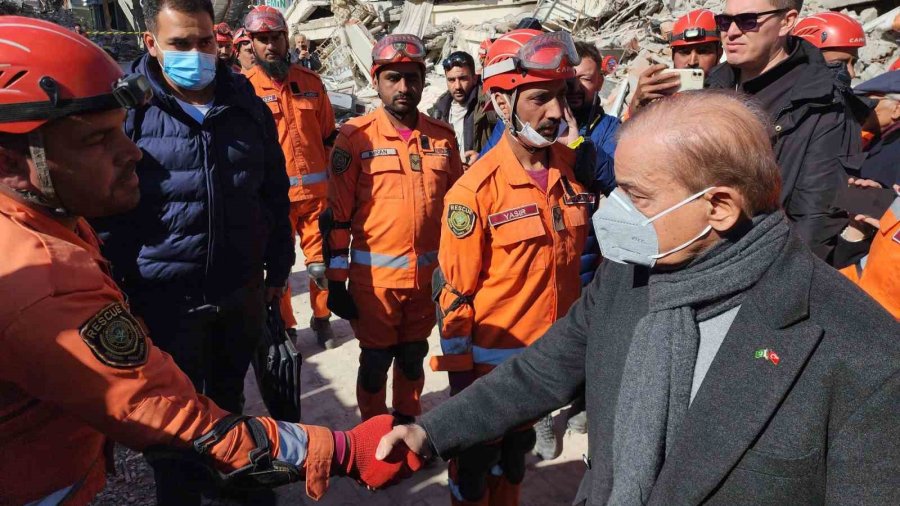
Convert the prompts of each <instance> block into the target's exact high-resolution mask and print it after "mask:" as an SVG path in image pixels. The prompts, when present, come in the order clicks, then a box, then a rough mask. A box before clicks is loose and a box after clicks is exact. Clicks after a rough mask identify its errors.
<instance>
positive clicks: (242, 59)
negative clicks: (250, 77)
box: [233, 26, 256, 74]
mask: <svg viewBox="0 0 900 506" xmlns="http://www.w3.org/2000/svg"><path fill="white" fill-rule="evenodd" d="M233 47H234V61H235V63H234V71H235V72H238V73H240V74H243V73H245V72H247V71H248V70H250V69H252V68H253V66H254V65H256V56H254V55H253V45H252V44H250V36H249V35H247V32H246V31H245V30H244V27H243V26H242V27H240V28H238V29H237V30H235V32H234V46H233Z"/></svg>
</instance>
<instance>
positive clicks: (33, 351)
mask: <svg viewBox="0 0 900 506" xmlns="http://www.w3.org/2000/svg"><path fill="white" fill-rule="evenodd" d="M0 40H2V41H4V42H5V43H6V45H5V46H4V47H5V49H4V52H3V62H4V64H5V65H6V67H5V70H7V71H10V72H12V74H11V75H14V76H19V77H18V79H15V80H10V79H9V78H6V80H5V81H4V85H5V86H6V92H5V93H2V94H0V297H2V301H0V504H65V505H85V504H88V503H89V502H90V501H91V499H92V498H93V496H94V495H96V494H97V493H98V492H99V491H100V490H101V489H102V488H103V486H104V484H105V472H106V469H107V468H108V467H109V466H111V465H112V462H110V461H108V460H107V455H111V453H107V451H106V450H108V449H111V447H110V446H109V445H110V444H111V441H117V442H119V443H121V444H124V445H126V446H128V447H130V448H134V449H137V450H148V453H147V455H148V458H151V457H152V458H153V459H155V460H154V461H159V460H161V459H172V458H175V459H178V460H181V459H184V460H185V461H190V462H193V463H194V464H195V465H197V466H200V468H201V469H205V470H206V471H208V472H209V473H210V477H211V478H213V477H215V480H214V481H215V482H216V483H219V484H223V483H224V484H228V483H231V484H242V485H255V486H260V487H271V486H276V485H279V484H282V483H288V482H291V481H296V480H299V479H306V481H307V491H308V493H309V495H310V496H311V497H314V498H318V497H321V495H322V494H323V493H324V492H325V490H326V489H327V486H328V477H329V476H331V475H348V476H351V477H354V478H356V479H358V480H361V481H362V482H363V483H365V484H367V485H369V486H370V487H379V486H383V485H385V484H387V483H388V482H389V481H391V480H392V479H394V478H397V477H399V476H401V475H403V474H406V473H407V472H408V471H410V470H411V469H415V468H417V467H418V466H419V465H420V462H419V461H418V457H415V455H413V454H411V453H410V452H409V451H408V450H401V452H399V453H398V454H396V455H395V456H394V458H393V459H391V460H392V462H391V463H390V464H388V465H386V466H384V465H382V464H381V463H380V462H378V461H375V459H374V455H373V454H374V448H375V446H376V445H377V442H378V440H379V439H380V437H381V436H382V435H384V434H386V433H387V432H389V431H390V430H391V426H392V423H393V420H392V419H391V418H390V417H388V416H385V417H380V418H378V419H373V420H370V421H369V422H367V423H365V424H363V425H361V426H359V427H357V428H356V429H354V430H352V431H350V432H332V431H330V430H329V429H326V428H324V427H317V426H307V425H298V424H293V423H287V422H281V421H276V420H273V419H271V418H267V417H247V416H241V415H232V414H229V413H228V412H226V411H224V410H223V409H221V408H219V407H218V406H217V405H216V404H215V403H213V402H212V401H211V400H210V399H209V398H207V397H205V396H202V395H199V394H198V393H197V392H196V391H195V390H194V387H193V385H192V383H191V381H190V380H189V379H188V377H187V376H186V375H185V374H184V373H183V372H182V371H181V370H179V369H178V367H177V366H176V365H175V363H174V362H173V360H172V358H171V357H170V356H169V355H168V354H166V353H163V352H162V351H160V350H159V349H158V348H156V347H155V346H154V345H153V343H152V342H151V341H150V338H149V337H148V336H147V335H146V333H145V330H144V328H143V326H142V324H141V323H140V322H139V321H138V320H137V319H136V318H135V317H133V316H132V315H131V314H130V312H129V309H128V304H127V301H126V300H125V298H124V296H123V294H122V292H120V291H119V289H118V288H117V286H116V283H115V282H114V281H113V279H112V278H111V277H110V266H109V263H108V262H107V261H106V260H105V259H104V258H103V257H102V256H101V254H100V249H99V246H98V240H97V237H96V236H95V234H94V232H93V230H92V229H91V227H90V225H88V222H87V221H86V219H85V218H93V217H99V216H107V215H111V214H116V213H121V212H124V211H127V210H129V209H131V208H133V207H134V206H135V205H136V204H137V202H138V199H139V198H140V190H139V187H138V180H137V175H136V173H135V166H136V163H137V161H138V160H140V158H141V151H140V150H139V149H138V148H137V146H136V145H135V144H134V143H133V142H132V141H131V139H129V138H128V136H126V135H125V133H124V132H123V130H122V122H123V120H124V118H125V109H126V108H137V107H141V106H143V105H144V104H146V102H147V101H148V100H149V99H150V94H151V91H150V90H151V88H150V84H149V83H148V82H147V81H146V77H145V76H143V75H141V74H133V75H131V76H128V77H123V73H122V70H121V69H120V67H119V65H118V64H117V63H116V62H115V61H114V60H113V59H111V58H110V57H109V56H107V54H106V53H105V52H104V51H103V50H102V49H100V48H99V47H97V46H96V45H94V44H93V43H91V42H90V41H88V40H87V39H85V38H83V37H80V36H78V35H75V34H73V33H72V32H70V31H69V30H67V29H65V28H63V27H61V26H59V25H56V24H53V23H49V22H46V21H42V20H37V19H31V18H24V17H16V16H0ZM59 54H65V55H66V57H65V58H62V59H61V58H59ZM206 471H204V472H206Z"/></svg>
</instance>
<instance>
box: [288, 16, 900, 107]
mask: <svg viewBox="0 0 900 506" xmlns="http://www.w3.org/2000/svg"><path fill="white" fill-rule="evenodd" d="M723 3H724V2H723V1H722V0H497V1H496V2H491V3H489V4H488V3H486V2H481V1H479V0H461V1H457V0H407V1H402V2H401V0H393V1H391V0H373V1H367V0H299V1H296V2H294V4H293V5H292V6H291V7H289V8H288V10H287V11H286V17H287V19H288V23H289V24H290V25H291V29H292V32H303V33H306V34H307V36H308V37H309V38H310V39H312V40H314V41H316V43H317V44H318V46H317V49H316V50H317V51H318V53H319V57H320V59H321V61H322V64H323V67H322V69H321V75H322V78H323V80H324V81H325V84H326V87H327V88H328V89H329V90H330V91H331V94H332V98H333V99H334V101H335V103H336V108H337V110H338V112H339V113H341V115H342V119H346V117H350V116H352V115H355V114H360V113H363V112H365V111H366V110H369V109H371V108H373V107H376V106H377V105H378V104H377V101H378V99H377V97H376V95H375V91H374V90H373V89H372V87H371V77H370V76H369V72H368V69H369V66H370V65H371V56H370V53H371V49H372V46H373V44H374V43H375V41H376V40H377V39H378V38H380V37H381V36H383V35H385V34H387V33H415V34H417V35H419V36H421V37H422V38H423V39H424V40H425V43H426V45H427V48H428V51H429V53H428V63H427V71H428V75H427V77H426V80H427V86H426V88H425V91H424V93H423V97H422V102H421V104H420V106H419V108H420V109H422V110H427V109H429V108H430V107H431V106H432V105H433V103H434V102H435V101H436V100H437V98H438V97H439V96H440V95H441V94H442V93H443V92H444V91H445V90H446V81H445V80H444V77H443V68H442V66H441V65H440V62H441V61H442V60H443V59H444V58H445V57H446V56H447V55H448V54H450V53H451V52H452V51H455V50H465V51H468V52H469V53H471V54H473V55H476V54H477V51H478V45H479V43H480V42H481V41H482V40H484V39H485V38H489V37H490V38H495V37H497V36H499V35H501V34H503V33H505V32H507V31H509V30H510V29H512V28H513V27H514V26H515V25H516V23H517V22H518V21H519V20H521V19H522V18H523V17H526V16H533V17H536V18H538V19H539V20H541V21H542V22H543V24H544V26H545V27H547V28H549V29H556V30H558V29H564V30H568V31H570V32H572V33H573V34H574V35H575V36H576V38H578V39H582V40H587V41H591V42H593V43H594V44H596V45H597V46H598V47H599V48H600V49H601V51H603V53H604V55H613V56H615V57H616V58H617V60H618V61H619V64H620V65H619V68H618V70H617V71H616V72H615V73H614V74H613V75H611V76H609V77H608V78H607V82H606V84H605V85H604V89H603V91H602V92H601V93H602V95H603V98H604V101H605V105H606V106H607V107H612V108H616V107H617V105H618V104H621V103H623V102H624V99H625V97H623V96H622V94H621V93H620V92H621V90H622V89H624V88H625V83H626V82H629V81H630V87H631V88H633V87H634V83H635V81H636V76H637V75H638V74H639V73H640V72H641V71H642V70H643V69H645V68H646V67H647V66H649V65H651V64H653V63H666V64H671V54H670V51H669V47H668V43H667V39H666V37H667V35H668V32H669V31H670V30H671V27H672V22H673V21H674V20H675V19H677V18H678V17H679V16H682V15H684V14H686V13H687V12H689V11H691V10H693V9H697V8H709V9H712V10H714V11H719V10H721V8H722V5H723ZM895 5H896V2H893V1H891V0H887V1H872V0H808V1H807V2H806V5H805V6H804V8H803V15H808V14H810V13H814V12H820V11H823V10H834V11H841V12H845V13H847V14H850V15H851V16H854V17H855V18H857V19H859V20H860V22H861V23H863V25H864V27H865V30H866V34H867V45H866V47H864V48H862V49H861V51H860V61H859V64H858V68H857V70H858V74H859V80H865V79H869V78H871V77H873V76H875V75H878V74H880V73H882V72H884V71H885V70H886V68H887V66H888V65H890V64H891V63H892V62H893V61H894V60H895V59H897V58H898V57H900V49H898V37H900V33H898V32H895V31H892V30H891V25H892V23H893V22H894V19H895V17H896V16H897V15H898V14H900V7H896V8H895V7H894V6H895Z"/></svg>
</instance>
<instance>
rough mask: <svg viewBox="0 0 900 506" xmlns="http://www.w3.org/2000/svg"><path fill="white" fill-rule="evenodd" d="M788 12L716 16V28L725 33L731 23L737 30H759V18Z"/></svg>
mask: <svg viewBox="0 0 900 506" xmlns="http://www.w3.org/2000/svg"><path fill="white" fill-rule="evenodd" d="M789 10H790V9H773V10H771V11H764V12H744V13H742V14H735V15H733V16H732V15H731V14H716V28H718V29H719V31H720V32H727V31H728V29H729V28H731V23H734V24H736V25H737V27H738V30H740V31H742V32H749V31H752V30H756V29H757V28H759V17H760V16H765V15H766V14H781V13H782V12H787V11H789Z"/></svg>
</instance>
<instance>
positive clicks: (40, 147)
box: [14, 131, 72, 217]
mask: <svg viewBox="0 0 900 506" xmlns="http://www.w3.org/2000/svg"><path fill="white" fill-rule="evenodd" d="M28 151H29V153H31V161H32V162H33V163H34V168H35V172H36V175H37V180H38V189H39V190H40V193H38V192H35V191H32V190H22V189H14V191H15V192H16V193H17V194H18V195H19V196H20V197H22V198H23V199H24V200H26V201H27V202H29V203H31V204H35V205H38V206H41V207H44V208H47V210H49V211H50V214H52V215H54V216H58V217H69V216H72V214H71V213H69V211H68V210H67V209H66V208H65V206H63V205H62V202H60V200H59V196H58V195H57V194H56V189H55V188H54V187H53V180H52V179H51V178H50V167H49V166H48V165H47V152H46V149H44V136H43V135H41V133H40V132H38V131H32V132H29V133H28Z"/></svg>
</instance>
